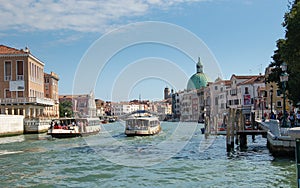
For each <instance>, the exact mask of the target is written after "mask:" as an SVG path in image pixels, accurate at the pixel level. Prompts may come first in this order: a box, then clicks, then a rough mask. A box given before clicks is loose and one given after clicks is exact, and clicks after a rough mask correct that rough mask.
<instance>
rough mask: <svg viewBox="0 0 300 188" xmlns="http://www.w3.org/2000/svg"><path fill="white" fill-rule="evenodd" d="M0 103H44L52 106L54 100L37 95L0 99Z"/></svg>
mask: <svg viewBox="0 0 300 188" xmlns="http://www.w3.org/2000/svg"><path fill="white" fill-rule="evenodd" d="M0 104H1V105H9V104H36V105H44V106H53V105H54V100H53V99H49V98H38V97H27V98H15V99H11V98H6V99H0Z"/></svg>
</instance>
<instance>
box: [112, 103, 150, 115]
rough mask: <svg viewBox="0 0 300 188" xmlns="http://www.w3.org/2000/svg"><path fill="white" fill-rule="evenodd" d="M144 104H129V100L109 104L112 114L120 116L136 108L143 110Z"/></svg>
mask: <svg viewBox="0 0 300 188" xmlns="http://www.w3.org/2000/svg"><path fill="white" fill-rule="evenodd" d="M144 109H145V107H144V105H139V104H131V103H129V102H119V103H112V104H111V112H112V115H113V116H122V115H125V114H129V113H131V112H134V111H137V110H144Z"/></svg>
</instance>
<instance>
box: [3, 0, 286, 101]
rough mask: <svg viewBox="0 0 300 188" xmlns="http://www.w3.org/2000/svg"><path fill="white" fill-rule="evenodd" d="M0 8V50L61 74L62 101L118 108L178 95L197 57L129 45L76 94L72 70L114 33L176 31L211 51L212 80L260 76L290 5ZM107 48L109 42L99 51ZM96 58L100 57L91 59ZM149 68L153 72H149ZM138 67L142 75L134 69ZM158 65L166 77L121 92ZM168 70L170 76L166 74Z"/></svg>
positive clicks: (217, 2) (158, 0)
mask: <svg viewBox="0 0 300 188" xmlns="http://www.w3.org/2000/svg"><path fill="white" fill-rule="evenodd" d="M0 3H1V5H0V17H1V18H0V19H1V22H0V39H1V40H0V41H1V42H0V43H1V44H4V45H7V46H11V47H14V48H18V49H21V48H25V46H28V47H29V48H30V50H31V53H32V54H33V55H35V56H36V57H38V58H39V59H40V60H42V61H43V62H44V63H45V71H46V72H50V71H53V72H56V73H58V74H59V76H60V82H59V86H60V87H59V90H60V94H70V93H72V92H75V93H87V92H89V90H94V91H95V95H96V97H97V98H101V99H104V100H118V101H119V100H130V99H134V98H138V96H139V95H140V94H141V95H142V98H143V99H149V100H159V99H162V98H163V89H164V87H165V86H168V87H170V88H173V89H174V90H176V91H178V90H183V89H184V88H185V85H186V84H185V83H186V82H187V79H188V77H190V76H191V75H192V74H194V72H195V64H194V63H195V62H196V61H197V57H196V55H192V57H190V58H189V57H187V56H186V54H183V53H182V52H181V51H180V50H178V49H176V48H173V47H170V46H166V45H162V44H153V43H143V44H137V45H132V46H129V47H127V48H124V49H123V50H122V51H119V52H118V53H115V54H114V56H113V57H111V58H110V59H109V61H107V62H105V67H104V68H103V69H102V70H101V72H98V74H97V76H96V78H97V80H96V83H95V84H94V88H82V91H80V90H76V91H74V89H73V85H74V80H76V79H75V78H74V77H75V76H76V71H77V72H78V68H80V67H81V66H83V67H85V64H84V56H85V55H87V54H89V50H91V49H92V48H93V46H96V44H97V41H98V42H99V40H101V38H103V37H104V36H107V35H109V34H110V33H111V32H112V31H116V30H117V31H118V29H119V28H120V27H121V28H122V27H126V25H128V24H133V23H136V22H138V23H140V22H144V21H156V22H162V23H170V24H173V25H176V26H178V27H181V28H183V29H185V30H186V31H189V32H190V33H191V34H194V35H195V36H197V37H198V38H199V40H201V41H202V42H203V43H204V45H206V46H207V48H208V49H209V50H210V52H211V53H212V55H213V56H214V58H215V60H216V62H217V63H218V68H220V70H221V73H219V72H218V71H217V70H216V72H218V73H217V76H221V77H223V78H224V79H229V78H230V76H231V75H232V74H238V75H246V74H247V75H249V74H258V73H259V72H262V73H263V72H264V68H265V67H266V66H267V65H268V64H269V63H270V61H272V59H271V56H272V54H273V51H274V49H275V46H276V41H277V40H278V39H279V38H283V37H284V28H283V27H282V25H281V23H282V22H283V16H284V13H285V12H287V11H288V0H189V1H188V0H173V1H166V0H120V1H117V0H108V1H104V0H99V1H94V0H69V1H62V0H52V1H51V0H49V1H46V0H40V1H35V0H29V1H18V0H17V1H5V0H3V1H2V0H0ZM137 32H138V31H137ZM146 32H147V31H146ZM172 32H173V31H170V35H171V33H172ZM165 36H168V33H167V31H162V35H161V37H162V38H164V37H165ZM121 40H122V39H121ZM124 40H125V39H124ZM188 42H189V41H188ZM110 45H111V44H110V42H108V43H105V45H104V47H105V48H110ZM203 55H204V54H203V52H201V51H199V56H200V57H201V61H202V63H203V64H204V72H206V73H207V74H208V77H210V79H211V80H215V79H216V74H214V73H213V72H212V71H210V70H208V69H209V65H208V63H207V60H206V58H205V57H204V58H202V56H203ZM102 56H103V54H101V53H100V51H99V54H98V56H97V57H95V59H97V58H99V59H101V57H102ZM158 62H160V63H161V64H159V63H158ZM147 63H148V64H151V63H152V65H153V66H154V65H156V67H155V68H154V69H153V70H152V69H151V68H149V67H148V64H147ZM141 64H143V65H144V68H143V67H141V68H140V69H136V68H137V67H139V66H140V65H141ZM160 66H161V69H163V70H166V71H165V72H164V74H165V75H164V76H161V77H159V76H155V75H154V76H151V75H148V76H145V77H144V78H142V79H140V80H136V82H134V83H131V85H129V86H126V87H127V88H125V89H124V88H123V89H121V88H122V87H121V85H123V86H124V84H121V83H122V82H124V83H126V82H127V78H128V80H130V78H129V77H130V76H131V75H133V74H137V72H143V71H142V69H146V70H149V72H151V71H153V74H154V72H159V68H160ZM164 66H166V67H164ZM168 66H169V67H173V68H175V69H174V70H173V69H170V70H171V72H168V71H167V70H169V69H168V68H167V67H168ZM134 67H136V68H134ZM129 68H130V69H129ZM150 69H151V70H150ZM128 70H129V71H128ZM130 70H131V71H130ZM155 70H156V71H155ZM178 70H180V71H181V72H180V71H179V72H176V71H178ZM172 73H173V74H175V77H176V76H177V75H181V76H182V77H180V79H179V77H178V80H179V81H178V82H177V83H176V84H177V85H176V84H174V83H172V79H171V78H172V75H170V74H172ZM181 73H184V74H181ZM126 74H127V77H126ZM143 74H144V75H147V72H144V73H143ZM167 74H168V75H167ZM185 79H186V80H185ZM86 83H87V84H86V85H88V81H87V82H86ZM118 89H119V90H118ZM124 90H125V91H124ZM124 92H125V94H124ZM121 94H122V95H121Z"/></svg>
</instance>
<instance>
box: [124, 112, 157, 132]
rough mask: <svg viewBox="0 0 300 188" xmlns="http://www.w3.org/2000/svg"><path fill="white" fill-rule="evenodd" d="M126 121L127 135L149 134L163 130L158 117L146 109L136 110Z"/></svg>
mask: <svg viewBox="0 0 300 188" xmlns="http://www.w3.org/2000/svg"><path fill="white" fill-rule="evenodd" d="M125 123H126V126H125V134H126V135H127V136H149V135H154V134H158V133H159V132H160V131H161V126H160V121H159V119H158V117H157V116H154V115H152V114H151V113H150V112H148V111H145V110H138V111H136V112H134V113H133V114H132V115H131V116H129V117H128V118H127V119H126V120H125Z"/></svg>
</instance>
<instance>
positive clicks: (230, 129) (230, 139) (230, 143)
mask: <svg viewBox="0 0 300 188" xmlns="http://www.w3.org/2000/svg"><path fill="white" fill-rule="evenodd" d="M234 117H235V109H232V108H230V109H229V118H228V124H227V129H226V148H227V153H230V152H233V151H234V127H235V126H234V124H235V122H234Z"/></svg>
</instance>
